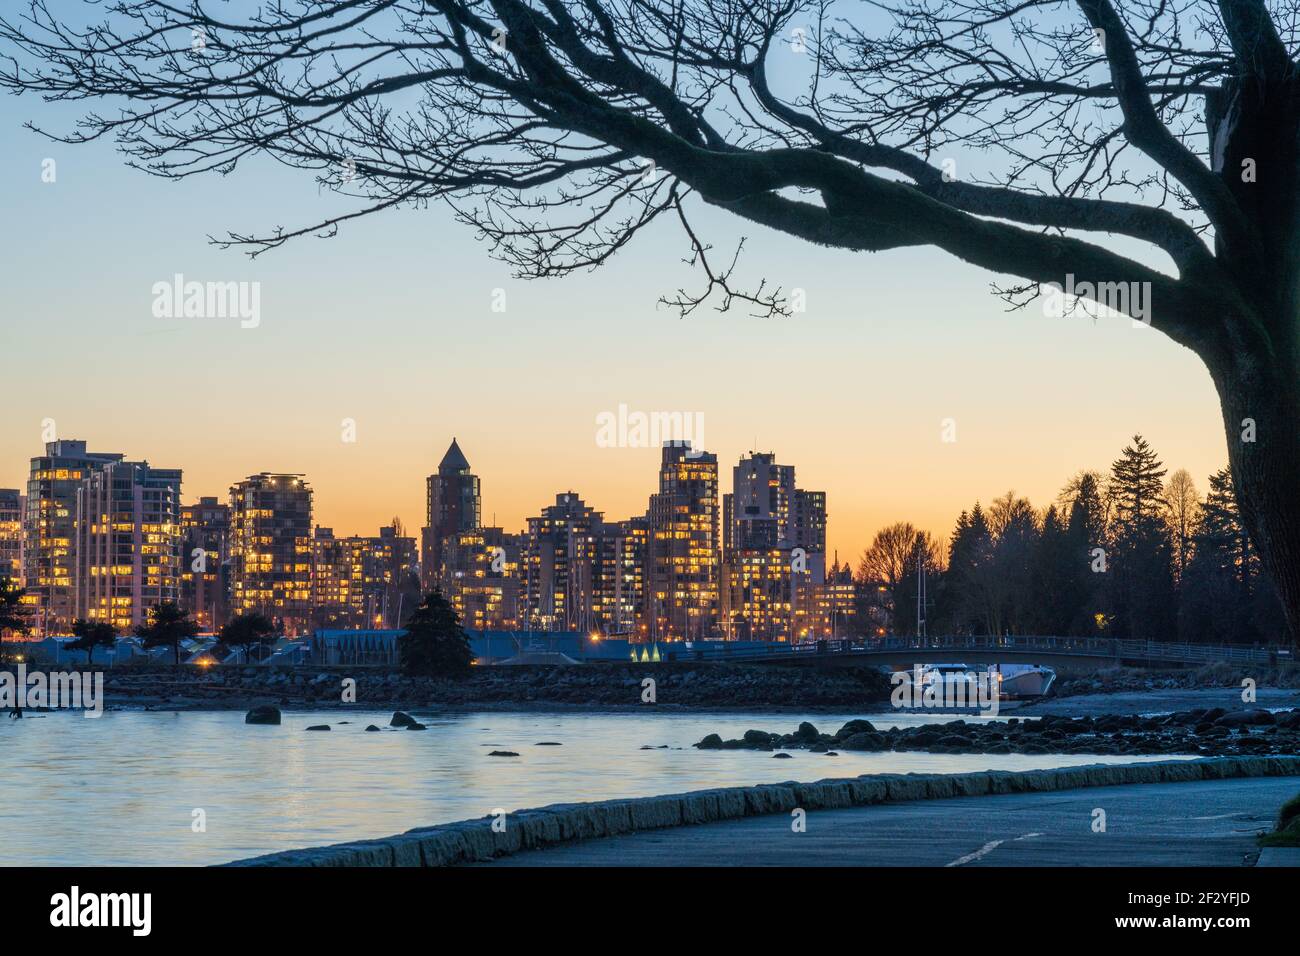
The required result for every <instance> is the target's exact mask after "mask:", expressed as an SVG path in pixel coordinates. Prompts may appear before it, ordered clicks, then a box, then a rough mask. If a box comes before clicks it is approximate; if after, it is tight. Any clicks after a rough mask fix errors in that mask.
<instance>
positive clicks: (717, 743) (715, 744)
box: [695, 734, 722, 750]
mask: <svg viewBox="0 0 1300 956" xmlns="http://www.w3.org/2000/svg"><path fill="white" fill-rule="evenodd" d="M695 746H696V747H698V748H699V749H700V750H721V749H722V738H721V737H719V736H718V735H717V734H709V735H708V736H707V737H705V738H704V739H703V740H701V741H700V742H699V743H698V744H696V745H695Z"/></svg>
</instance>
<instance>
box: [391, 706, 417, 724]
mask: <svg viewBox="0 0 1300 956" xmlns="http://www.w3.org/2000/svg"><path fill="white" fill-rule="evenodd" d="M414 723H417V721H416V719H415V718H414V717H412V716H411V715H410V714H407V713H404V712H402V711H400V710H399V711H395V712H394V713H393V719H392V720H390V721H389V722H388V726H389V727H409V726H411V724H414Z"/></svg>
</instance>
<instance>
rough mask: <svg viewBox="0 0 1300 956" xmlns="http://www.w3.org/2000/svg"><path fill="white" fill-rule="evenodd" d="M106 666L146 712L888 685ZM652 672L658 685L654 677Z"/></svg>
mask: <svg viewBox="0 0 1300 956" xmlns="http://www.w3.org/2000/svg"><path fill="white" fill-rule="evenodd" d="M96 669H97V670H98V668H96ZM103 673H104V692H105V701H106V704H107V705H108V706H109V707H110V708H111V709H145V710H157V709H167V710H247V709H249V708H250V707H253V706H256V705H258V704H275V705H277V706H279V707H282V708H291V709H296V710H302V709H308V710H332V709H344V708H354V707H373V708H382V709H387V708H394V709H403V710H411V709H413V708H420V709H431V708H432V709H444V710H457V709H465V710H548V709H555V710H563V709H592V708H601V709H620V708H629V709H634V708H643V707H645V706H646V705H647V704H650V703H653V704H655V705H657V706H659V707H661V708H665V709H688V710H689V709H694V710H732V709H734V710H752V709H755V708H762V709H765V710H770V711H772V712H774V713H776V712H784V711H788V712H797V711H811V712H816V711H818V710H828V711H829V710H838V711H844V710H846V709H847V710H861V709H863V708H878V707H881V706H888V702H889V691H890V686H889V681H888V678H886V677H885V676H884V675H883V674H881V673H880V672H879V671H877V670H875V669H874V668H863V669H851V668H836V669H832V670H817V669H813V668H787V667H761V666H737V665H727V666H710V665H704V666H701V665H698V664H682V663H661V664H653V665H648V664H630V663H629V664H601V665H594V666H587V667H549V666H527V665H525V666H519V667H491V668H488V667H483V668H475V669H474V671H473V673H472V674H471V675H470V676H468V677H467V678H465V679H463V680H437V679H431V678H411V677H405V676H403V675H401V674H400V673H398V672H397V671H395V670H386V669H375V668H355V669H351V670H349V669H347V668H339V667H333V668H319V669H317V668H293V669H290V668H258V667H229V668H212V669H209V670H199V669H195V668H186V669H181V670H177V669H175V668H171V667H150V668H104V669H103ZM647 678H648V679H650V680H651V681H653V684H646V680H647ZM348 681H353V682H355V684H354V685H353V686H349V685H348V684H347V682H348ZM647 698H651V699H647Z"/></svg>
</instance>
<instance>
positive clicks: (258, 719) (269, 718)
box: [244, 704, 280, 724]
mask: <svg viewBox="0 0 1300 956" xmlns="http://www.w3.org/2000/svg"><path fill="white" fill-rule="evenodd" d="M279 722H280V708H279V707H276V706H275V705H274V704H262V705H261V706H260V707H254V708H253V709H252V710H250V711H249V712H248V713H246V714H245V715H244V723H246V724H278V723H279Z"/></svg>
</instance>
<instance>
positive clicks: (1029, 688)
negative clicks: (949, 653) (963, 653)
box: [920, 664, 1056, 700]
mask: <svg viewBox="0 0 1300 956" xmlns="http://www.w3.org/2000/svg"><path fill="white" fill-rule="evenodd" d="M920 673H921V683H922V684H932V683H936V682H940V681H941V682H943V683H944V684H948V685H956V684H966V687H965V691H966V696H965V699H966V700H974V699H975V696H974V694H975V691H976V689H977V682H978V681H979V679H980V677H981V676H983V675H985V674H987V675H989V676H990V677H991V678H992V679H993V680H994V681H996V682H997V687H998V697H999V698H1001V699H1002V700H1028V699H1032V698H1035V697H1045V696H1047V692H1048V691H1049V690H1051V687H1052V683H1053V682H1054V681H1055V680H1056V671H1054V670H1053V669H1052V668H1050V667H1047V666H1046V665H1043V664H989V665H988V667H987V668H973V667H971V666H969V665H968V664H923V665H921V671H920Z"/></svg>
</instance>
